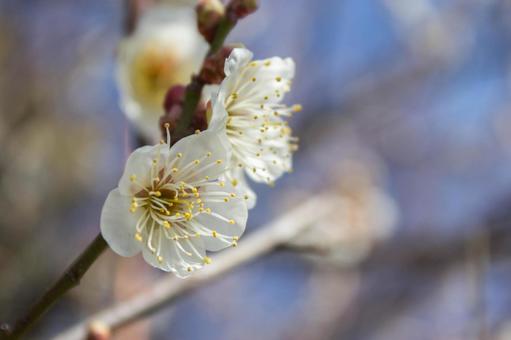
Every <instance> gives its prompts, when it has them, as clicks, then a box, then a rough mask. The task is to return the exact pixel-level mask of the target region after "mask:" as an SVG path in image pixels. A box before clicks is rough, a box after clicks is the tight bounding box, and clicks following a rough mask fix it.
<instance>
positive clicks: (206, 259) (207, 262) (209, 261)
mask: <svg viewBox="0 0 511 340" xmlns="http://www.w3.org/2000/svg"><path fill="white" fill-rule="evenodd" d="M211 262H213V261H212V260H211V257H208V256H204V264H211Z"/></svg>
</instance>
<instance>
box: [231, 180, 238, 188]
mask: <svg viewBox="0 0 511 340" xmlns="http://www.w3.org/2000/svg"><path fill="white" fill-rule="evenodd" d="M231 184H232V186H233V187H235V186H237V185H238V180H237V179H236V178H234V179H233V180H232V181H231Z"/></svg>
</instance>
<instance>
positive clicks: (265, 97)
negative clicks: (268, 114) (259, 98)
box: [261, 96, 270, 109]
mask: <svg viewBox="0 0 511 340" xmlns="http://www.w3.org/2000/svg"><path fill="white" fill-rule="evenodd" d="M268 99H270V98H269V97H268V96H264V100H268ZM261 109H262V108H261Z"/></svg>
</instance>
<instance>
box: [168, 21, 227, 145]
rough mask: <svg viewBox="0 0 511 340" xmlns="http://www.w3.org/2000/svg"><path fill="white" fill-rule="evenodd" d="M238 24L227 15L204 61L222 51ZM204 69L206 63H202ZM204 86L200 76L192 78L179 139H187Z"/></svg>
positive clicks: (177, 134)
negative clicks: (187, 132) (226, 40)
mask: <svg viewBox="0 0 511 340" xmlns="http://www.w3.org/2000/svg"><path fill="white" fill-rule="evenodd" d="M236 22H237V19H235V18H234V17H233V16H231V15H225V16H224V17H223V18H222V20H221V21H220V23H219V25H218V27H217V29H216V32H215V36H214V38H213V41H212V42H211V44H210V46H209V51H208V54H207V55H206V58H204V60H206V59H207V58H208V57H210V56H212V55H214V54H215V53H216V52H218V50H220V48H221V47H222V46H223V44H224V41H225V39H226V38H227V35H228V34H229V32H231V30H232V29H233V28H234V26H235V25H236ZM202 68H204V62H203V63H202ZM200 73H201V72H199V74H200ZM204 85H205V83H204V81H203V80H202V79H201V78H200V77H199V76H198V75H194V76H193V77H192V81H191V83H190V84H189V85H188V86H187V87H186V91H185V97H184V98H185V99H184V103H183V113H182V114H181V117H180V118H179V121H178V124H177V126H176V130H175V132H174V133H175V135H176V136H177V139H179V138H181V137H185V136H184V134H185V133H186V131H187V130H188V127H189V126H190V123H191V122H192V118H193V114H194V112H195V110H196V109H197V105H198V104H199V101H200V98H201V94H202V89H203V88H204ZM177 139H176V140H177Z"/></svg>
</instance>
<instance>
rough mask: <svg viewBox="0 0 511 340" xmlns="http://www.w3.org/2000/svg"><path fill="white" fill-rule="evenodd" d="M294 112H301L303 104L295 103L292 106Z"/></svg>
mask: <svg viewBox="0 0 511 340" xmlns="http://www.w3.org/2000/svg"><path fill="white" fill-rule="evenodd" d="M291 109H292V110H293V111H294V112H300V111H302V106H301V105H300V104H295V105H293V106H292V108H291Z"/></svg>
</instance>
